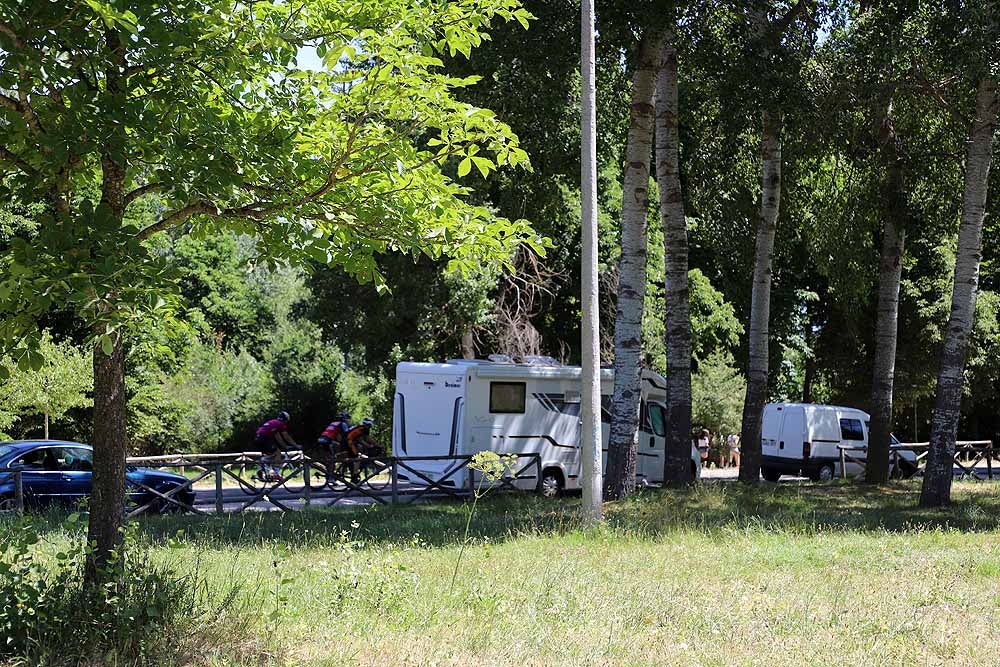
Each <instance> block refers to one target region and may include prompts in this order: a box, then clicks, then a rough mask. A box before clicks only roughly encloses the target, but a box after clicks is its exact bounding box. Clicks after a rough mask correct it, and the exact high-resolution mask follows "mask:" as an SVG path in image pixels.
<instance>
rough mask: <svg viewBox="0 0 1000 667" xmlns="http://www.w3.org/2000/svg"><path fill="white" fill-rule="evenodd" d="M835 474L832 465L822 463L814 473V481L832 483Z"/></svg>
mask: <svg viewBox="0 0 1000 667" xmlns="http://www.w3.org/2000/svg"><path fill="white" fill-rule="evenodd" d="M835 475H836V472H835V470H834V468H833V464H832V463H824V464H823V465H821V466H820V467H819V470H817V471H816V476H815V481H817V482H829V481H832V480H833V478H834V476H835Z"/></svg>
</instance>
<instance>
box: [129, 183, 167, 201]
mask: <svg viewBox="0 0 1000 667" xmlns="http://www.w3.org/2000/svg"><path fill="white" fill-rule="evenodd" d="M161 187H163V183H160V182H155V183H146V184H145V185H143V186H140V187H138V188H136V189H135V190H132V191H131V192H129V193H128V194H126V195H125V206H128V205H129V204H131V203H132V202H134V201H135V200H136V199H138V198H139V197H142V196H145V195H148V194H149V193H150V192H155V191H157V190H159V189H160V188H161Z"/></svg>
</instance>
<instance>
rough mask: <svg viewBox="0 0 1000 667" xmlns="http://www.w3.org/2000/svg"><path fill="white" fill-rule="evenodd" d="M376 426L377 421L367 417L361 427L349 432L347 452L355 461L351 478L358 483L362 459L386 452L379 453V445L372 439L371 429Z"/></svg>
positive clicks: (358, 426) (352, 465)
mask: <svg viewBox="0 0 1000 667" xmlns="http://www.w3.org/2000/svg"><path fill="white" fill-rule="evenodd" d="M374 425H375V420H374V419H372V418H371V417H366V418H365V419H364V420H363V421H362V422H361V423H360V424H359V425H357V426H355V427H354V428H352V429H351V430H350V431H348V432H347V451H348V455H349V456H350V457H351V458H352V459H353V461H352V463H351V478H352V481H354V482H357V479H358V472H359V468H360V465H359V461H360V459H367V458H369V457H371V456H374V455H377V454H381V453H384V452H380V451H377V450H378V449H379V446H378V444H377V443H376V442H375V440H374V439H372V436H371V429H372V426H374Z"/></svg>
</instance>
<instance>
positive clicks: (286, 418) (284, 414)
mask: <svg viewBox="0 0 1000 667" xmlns="http://www.w3.org/2000/svg"><path fill="white" fill-rule="evenodd" d="M278 419H280V420H281V421H283V422H287V421H290V420H291V419H292V418H291V417H290V416H289V415H288V413H287V412H285V411H284V410H282V411H281V412H279V413H278Z"/></svg>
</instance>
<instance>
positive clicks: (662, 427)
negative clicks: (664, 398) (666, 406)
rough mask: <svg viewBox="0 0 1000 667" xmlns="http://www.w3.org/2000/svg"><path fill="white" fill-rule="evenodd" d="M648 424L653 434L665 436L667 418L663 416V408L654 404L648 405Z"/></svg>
mask: <svg viewBox="0 0 1000 667" xmlns="http://www.w3.org/2000/svg"><path fill="white" fill-rule="evenodd" d="M649 422H650V424H651V425H652V427H653V433H655V434H656V435H658V436H661V437H662V436H665V435H666V434H667V418H666V415H664V414H663V407H662V406H660V405H657V404H656V403H650V404H649Z"/></svg>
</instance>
